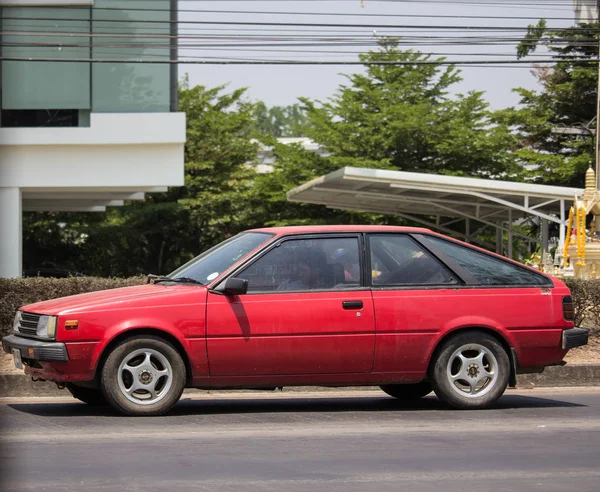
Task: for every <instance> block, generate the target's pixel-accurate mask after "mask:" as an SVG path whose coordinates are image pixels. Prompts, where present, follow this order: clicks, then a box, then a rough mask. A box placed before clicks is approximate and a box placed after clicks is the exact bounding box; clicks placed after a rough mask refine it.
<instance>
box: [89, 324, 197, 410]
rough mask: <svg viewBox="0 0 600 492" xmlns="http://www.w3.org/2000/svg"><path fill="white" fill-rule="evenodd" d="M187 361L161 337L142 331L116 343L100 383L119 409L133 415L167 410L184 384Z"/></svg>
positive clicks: (105, 364) (172, 404) (110, 400)
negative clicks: (141, 333)
mask: <svg viewBox="0 0 600 492" xmlns="http://www.w3.org/2000/svg"><path fill="white" fill-rule="evenodd" d="M185 381H186V370H185V364H184V362H183V360H182V358H181V356H180V355H179V352H177V350H176V349H175V347H173V346H172V345H171V344H170V343H168V342H167V341H165V340H163V339H162V338H159V337H155V336H149V335H142V336H136V337H132V338H130V339H128V340H126V341H124V342H123V343H121V344H120V345H118V346H117V347H115V348H114V349H113V350H112V351H111V352H110V354H109V355H108V357H107V358H106V362H105V363H104V367H103V368H102V375H101V379H100V385H101V387H102V392H103V394H104V396H105V397H106V400H107V401H108V403H109V404H110V406H111V407H113V408H114V409H115V410H117V411H118V412H120V413H122V414H125V415H133V416H143V415H145V416H152V415H163V414H165V413H167V412H168V411H169V410H171V408H173V406H174V405H175V404H176V403H177V402H178V401H179V398H180V397H181V393H183V389H184V387H185Z"/></svg>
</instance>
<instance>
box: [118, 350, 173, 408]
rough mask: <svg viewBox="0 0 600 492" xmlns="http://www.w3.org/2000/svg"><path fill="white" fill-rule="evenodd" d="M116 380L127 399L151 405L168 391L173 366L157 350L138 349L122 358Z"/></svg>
mask: <svg viewBox="0 0 600 492" xmlns="http://www.w3.org/2000/svg"><path fill="white" fill-rule="evenodd" d="M118 381H119V389H120V390H121V393H122V394H123V396H125V398H127V399H128V400H129V401H131V402H133V403H136V404H138V405H152V404H154V403H156V402H158V401H160V400H162V399H163V398H164V397H165V396H166V395H167V394H168V393H169V390H170V389H171V384H172V383H173V368H172V367H171V364H170V363H169V361H168V360H167V358H166V357H165V356H164V355H163V354H161V353H160V352H159V351H157V350H154V349H139V350H135V351H133V352H131V353H130V354H127V356H126V357H124V358H123V361H122V362H121V365H120V366H119V374H118Z"/></svg>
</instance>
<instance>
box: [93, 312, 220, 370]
mask: <svg viewBox="0 0 600 492" xmlns="http://www.w3.org/2000/svg"><path fill="white" fill-rule="evenodd" d="M137 330H152V331H154V332H156V334H157V335H160V333H165V334H168V335H170V336H171V337H173V338H174V339H175V340H177V341H178V342H179V344H180V345H181V347H182V348H183V350H184V352H185V355H186V356H187V359H188V362H189V364H190V368H191V369H192V373H193V374H207V373H208V362H207V359H206V339H205V338H204V337H199V338H185V337H183V336H182V334H181V332H180V331H179V330H177V329H176V328H175V327H174V326H173V325H172V324H170V323H169V322H168V321H165V320H162V319H159V318H158V319H157V318H147V317H140V318H134V319H127V320H123V321H121V322H118V323H116V324H114V325H112V326H110V327H109V328H107V329H106V330H105V331H104V333H103V336H102V338H101V339H100V340H99V342H98V344H97V345H96V347H95V349H94V351H93V353H92V358H91V359H92V360H91V362H92V368H93V370H94V372H96V370H97V369H98V364H99V362H100V360H101V357H102V356H103V354H104V352H105V350H106V349H107V347H109V346H110V344H111V343H112V342H113V341H114V340H115V339H116V338H117V337H119V336H122V335H124V334H127V333H131V335H132V336H133V335H135V332H136V331H137Z"/></svg>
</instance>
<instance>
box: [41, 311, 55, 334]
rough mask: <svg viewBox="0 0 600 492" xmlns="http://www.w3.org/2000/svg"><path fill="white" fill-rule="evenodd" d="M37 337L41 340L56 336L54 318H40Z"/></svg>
mask: <svg viewBox="0 0 600 492" xmlns="http://www.w3.org/2000/svg"><path fill="white" fill-rule="evenodd" d="M37 336H38V337H41V338H54V337H55V336H56V316H40V320H39V321H38V326H37Z"/></svg>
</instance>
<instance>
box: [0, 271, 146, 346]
mask: <svg viewBox="0 0 600 492" xmlns="http://www.w3.org/2000/svg"><path fill="white" fill-rule="evenodd" d="M145 282H146V278H145V277H132V278H93V277H73V278H41V277H39V278H8V279H7V278H0V336H5V335H8V334H9V333H10V331H11V330H12V323H13V319H14V317H15V313H16V312H17V309H19V308H20V307H21V306H24V305H26V304H33V303H34V302H41V301H45V300H47V299H56V298H58V297H66V296H72V295H75V294H83V293H85V292H94V291H97V290H105V289H117V288H121V287H130V286H133V285H141V284H144V283H145Z"/></svg>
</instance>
